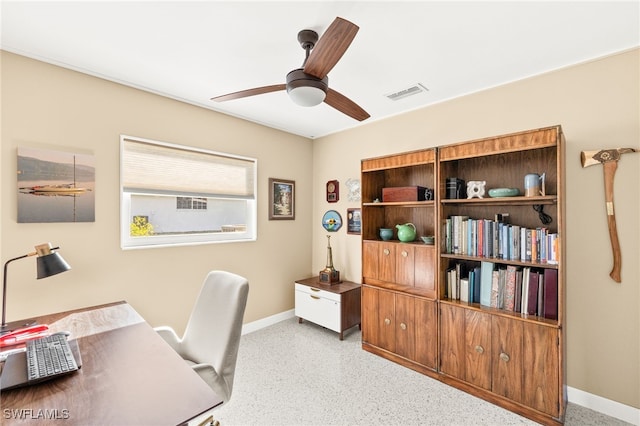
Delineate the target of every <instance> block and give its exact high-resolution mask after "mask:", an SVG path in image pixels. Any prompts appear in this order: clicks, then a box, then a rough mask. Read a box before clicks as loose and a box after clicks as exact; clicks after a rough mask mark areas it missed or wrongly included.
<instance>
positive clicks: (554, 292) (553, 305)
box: [543, 269, 558, 320]
mask: <svg viewBox="0 0 640 426" xmlns="http://www.w3.org/2000/svg"><path fill="white" fill-rule="evenodd" d="M543 308H544V317H545V318H550V319H555V320H557V319H558V270H557V269H545V270H544V306H543Z"/></svg>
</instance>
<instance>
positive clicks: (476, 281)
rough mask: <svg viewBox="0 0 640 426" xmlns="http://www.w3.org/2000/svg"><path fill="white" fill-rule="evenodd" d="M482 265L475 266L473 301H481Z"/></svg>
mask: <svg viewBox="0 0 640 426" xmlns="http://www.w3.org/2000/svg"><path fill="white" fill-rule="evenodd" d="M480 277H481V273H480V267H479V266H476V267H474V268H473V303H480Z"/></svg>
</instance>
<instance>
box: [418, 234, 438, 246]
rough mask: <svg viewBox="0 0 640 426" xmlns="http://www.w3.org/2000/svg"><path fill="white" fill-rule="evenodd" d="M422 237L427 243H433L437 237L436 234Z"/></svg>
mask: <svg viewBox="0 0 640 426" xmlns="http://www.w3.org/2000/svg"><path fill="white" fill-rule="evenodd" d="M420 239H421V240H422V242H424V243H425V244H433V242H434V241H435V237H434V236H427V237H420Z"/></svg>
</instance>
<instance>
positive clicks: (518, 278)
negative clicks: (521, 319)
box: [513, 268, 522, 312]
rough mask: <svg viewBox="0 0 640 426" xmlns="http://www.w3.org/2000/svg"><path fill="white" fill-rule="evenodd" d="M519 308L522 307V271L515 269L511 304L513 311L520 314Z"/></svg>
mask: <svg viewBox="0 0 640 426" xmlns="http://www.w3.org/2000/svg"><path fill="white" fill-rule="evenodd" d="M521 306H522V269H521V268H517V269H516V294H515V301H514V304H513V311H514V312H521Z"/></svg>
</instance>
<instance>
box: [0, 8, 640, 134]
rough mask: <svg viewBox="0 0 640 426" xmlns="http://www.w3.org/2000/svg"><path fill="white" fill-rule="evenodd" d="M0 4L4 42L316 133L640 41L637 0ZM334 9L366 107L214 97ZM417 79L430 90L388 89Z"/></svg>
mask: <svg viewBox="0 0 640 426" xmlns="http://www.w3.org/2000/svg"><path fill="white" fill-rule="evenodd" d="M1 4H2V9H1V10H0V14H1V19H2V33H1V47H2V49H4V50H7V51H10V52H14V53H17V54H20V55H24V56H28V57H32V58H36V59H39V60H42V61H45V62H50V63H53V64H56V65H60V66H63V67H67V68H70V69H74V70H77V71H81V72H84V73H87V74H91V75H95V76H99V77H102V78H105V79H108V80H113V81H116V82H119V83H122V84H126V85H129V86H133V87H137V88H140V89H143V90H148V91H151V92H154V93H158V94H161V95H165V96H168V97H171V98H175V99H179V100H182V101H185V102H189V103H191V104H195V105H198V106H201V107H204V108H209V109H212V110H215V111H219V112H222V113H225V114H230V115H233V116H237V117H241V118H244V119H247V120H250V121H254V122H257V123H260V124H263V125H266V126H270V127H274V128H277V129H281V130H284V131H287V132H290V133H294V134H298V135H302V136H306V137H310V138H316V137H321V136H325V135H328V134H331V133H335V132H339V131H342V130H345V129H349V128H352V127H355V126H360V125H364V124H366V123H368V122H371V121H374V120H380V119H383V118H385V117H389V116H393V115H397V114H401V113H403V112H406V111H409V110H414V109H417V108H421V107H424V106H427V105H430V104H434V103H438V102H442V101H445V100H447V99H452V98H456V97H459V96H463V95H466V94H469V93H473V92H477V91H480V90H484V89H487V88H491V87H495V86H499V85H502V84H505V83H509V82H512V81H516V80H520V79H523V78H527V77H530V76H534V75H537V74H540V73H545V72H548V71H552V70H555V69H559V68H562V67H566V66H569V65H572V64H576V63H580V62H584V61H588V60H591V59H594V58H599V57H602V56H606V55H610V54H613V53H616V52H620V51H624V50H628V49H630V48H634V47H637V46H639V45H640V29H639V28H640V27H639V16H640V2H639V1H627V2H617V1H602V2H595V1H586V2H578V1H567V2H561V1H548V2H542V1H529V2H516V1H498V2H486V1H468V2H461V1H446V2H445V1H441V2H435V1H409V2H400V1H390V2H382V1H281V2H273V1H255V2H248V1H194V2H187V1H174V2H168V1H141V2H130V1H118V2H116V1H113V2H109V1H106V2H100V1H84V2H79V1H71V2H60V1H43V2H34V1H5V0H2V3H1ZM336 16H340V17H342V18H344V19H347V20H349V21H351V22H353V23H355V24H356V25H358V26H359V27H360V31H359V32H358V34H357V35H356V38H355V40H354V41H353V43H352V44H351V46H350V47H349V49H348V50H347V52H346V53H345V55H344V56H343V57H342V59H341V60H340V61H339V62H338V64H337V65H336V66H335V68H333V70H332V71H331V72H330V73H329V86H330V87H331V88H332V89H334V90H337V91H338V92H340V93H342V94H343V95H345V96H347V97H348V98H350V99H351V100H353V101H354V102H356V103H358V104H359V105H360V106H361V107H363V108H364V109H365V110H366V111H367V112H368V113H369V114H371V118H369V119H368V120H366V121H364V122H362V123H360V122H358V121H356V120H354V119H352V118H350V117H348V116H346V115H343V114H341V113H340V112H338V111H336V110H335V109H333V108H331V107H329V106H328V105H326V104H321V105H319V106H316V107H309V108H305V107H300V106H297V105H295V104H293V102H291V101H290V100H289V98H288V96H287V94H286V92H284V91H281V92H274V93H270V94H264V95H258V96H254V97H249V98H244V99H238V100H234V101H228V102H224V103H216V102H213V101H211V100H210V98H211V97H213V96H217V95H221V94H225V93H229V92H235V91H238V90H244V89H249V88H253V87H259V86H265V85H272V84H281V83H284V82H285V75H286V74H287V73H288V72H289V71H291V70H293V69H294V68H299V67H300V66H301V65H302V62H303V60H304V51H303V50H302V48H301V47H300V45H299V44H298V41H297V34H298V32H299V31H300V30H302V29H306V28H309V29H313V30H315V31H317V32H318V33H319V34H320V35H322V33H323V32H324V30H325V29H326V27H327V26H328V25H329V24H330V23H331V22H332V21H333V20H334V19H335V17H336ZM417 83H420V84H422V85H424V86H425V87H427V88H428V91H425V92H422V93H420V94H418V95H415V96H411V97H407V98H405V99H402V100H398V101H391V100H389V99H388V98H387V97H386V95H388V94H390V93H395V92H398V91H401V90H403V89H405V88H407V87H409V86H412V85H415V84H417ZM612 84H615V82H612ZM603 89H604V90H606V88H600V87H585V90H603Z"/></svg>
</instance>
